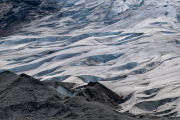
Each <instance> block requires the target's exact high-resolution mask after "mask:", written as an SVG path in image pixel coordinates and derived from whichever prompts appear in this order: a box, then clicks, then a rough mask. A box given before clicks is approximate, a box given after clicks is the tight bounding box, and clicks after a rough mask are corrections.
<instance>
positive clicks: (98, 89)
mask: <svg viewBox="0 0 180 120" xmlns="http://www.w3.org/2000/svg"><path fill="white" fill-rule="evenodd" d="M77 95H78V96H83V97H85V98H86V99H87V100H89V101H97V102H100V103H103V104H106V105H109V106H111V107H117V105H118V104H120V103H122V102H123V101H124V100H123V98H121V97H120V96H119V95H117V94H116V93H115V92H113V91H111V90H110V89H108V88H107V87H105V86H104V85H102V84H100V83H98V82H89V83H88V85H86V86H84V87H83V88H82V90H80V92H79V93H78V94H77Z"/></svg>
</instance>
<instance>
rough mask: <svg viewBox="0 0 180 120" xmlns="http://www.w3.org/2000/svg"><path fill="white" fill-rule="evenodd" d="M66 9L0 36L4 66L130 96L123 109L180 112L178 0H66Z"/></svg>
mask: <svg viewBox="0 0 180 120" xmlns="http://www.w3.org/2000/svg"><path fill="white" fill-rule="evenodd" d="M57 5H59V6H61V9H59V10H58V11H56V12H53V13H51V14H50V15H48V16H45V17H43V18H41V19H37V20H33V21H31V23H30V24H25V25H23V26H22V28H21V32H19V34H15V35H12V36H7V37H1V38H0V63H1V65H0V70H1V71H4V70H10V71H13V72H15V73H22V72H24V73H26V74H29V75H32V76H34V77H36V78H39V79H41V80H51V79H53V80H55V81H63V82H72V83H77V84H79V85H84V84H86V83H88V82H89V81H99V82H101V83H102V84H104V85H105V86H108V87H109V88H110V89H111V90H113V91H115V92H116V93H117V94H118V95H120V96H123V97H124V98H128V99H127V101H126V102H125V103H123V104H120V107H121V109H119V111H120V112H127V111H128V112H130V113H133V114H142V113H148V114H152V115H158V116H159V115H160V116H176V117H178V116H180V112H179V111H180V104H179V101H180V98H179V97H180V94H179V91H180V87H179V86H180V82H179V79H180V62H179V61H180V57H179V56H180V46H179V45H180V39H179V38H180V32H179V31H180V17H179V16H180V7H179V6H180V2H179V0H69V1H64V3H63V6H62V0H59V4H57Z"/></svg>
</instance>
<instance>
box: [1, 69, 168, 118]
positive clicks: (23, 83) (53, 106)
mask: <svg viewBox="0 0 180 120" xmlns="http://www.w3.org/2000/svg"><path fill="white" fill-rule="evenodd" d="M49 83H50V81H49V82H41V81H39V80H37V79H34V78H32V77H30V76H28V75H26V74H21V75H19V76H18V75H16V74H14V73H11V72H8V71H5V72H2V73H0V119H1V120H12V119H13V120H40V119H44V120H61V119H63V120H71V119H78V120H137V119H138V118H140V116H132V117H131V116H129V115H127V114H122V113H118V112H115V109H114V106H115V104H114V103H116V102H117V103H118V100H119V99H120V100H121V97H119V96H118V95H117V94H115V93H114V92H112V91H111V90H109V89H108V88H106V87H105V86H103V85H101V84H100V83H97V82H95V83H92V82H91V83H89V84H88V85H87V86H83V89H82V88H81V89H79V93H78V95H77V96H75V97H72V98H69V97H68V98H67V97H65V96H63V95H61V94H60V93H58V92H57V91H56V90H54V89H53V88H51V87H49V85H48V84H49ZM60 84H61V85H62V84H63V83H60ZM65 84H66V86H67V84H68V83H65ZM50 85H51V84H50ZM71 85H72V84H71ZM88 90H90V92H87V91H88ZM90 94H92V95H94V96H95V97H90ZM100 94H102V95H100ZM88 95H89V96H88ZM109 101H110V102H112V103H113V104H112V103H109ZM111 105H113V107H110V106H111ZM140 119H141V118H140ZM143 119H144V120H150V119H148V118H143ZM154 119H157V120H166V119H165V118H162V119H161V118H154Z"/></svg>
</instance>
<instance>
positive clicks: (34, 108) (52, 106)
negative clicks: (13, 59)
mask: <svg viewBox="0 0 180 120" xmlns="http://www.w3.org/2000/svg"><path fill="white" fill-rule="evenodd" d="M2 84H3V85H5V87H4V88H3V89H1V91H0V119H12V118H23V117H31V118H36V117H38V116H39V117H52V116H53V115H56V114H57V113H59V112H63V111H65V106H64V105H63V104H62V103H61V100H63V98H64V96H63V95H61V94H59V93H58V92H56V91H55V90H54V89H51V88H50V87H49V86H47V85H45V84H44V83H43V82H40V81H38V80H36V79H34V78H32V77H30V76H27V75H25V74H22V75H20V76H17V75H15V74H13V73H11V72H3V73H0V85H2Z"/></svg>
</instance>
